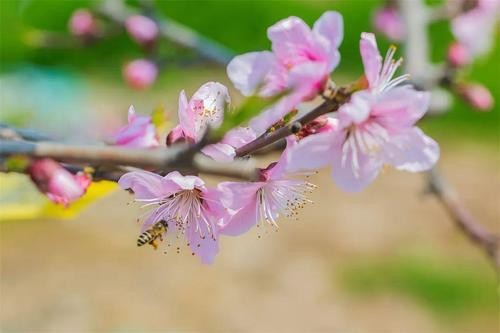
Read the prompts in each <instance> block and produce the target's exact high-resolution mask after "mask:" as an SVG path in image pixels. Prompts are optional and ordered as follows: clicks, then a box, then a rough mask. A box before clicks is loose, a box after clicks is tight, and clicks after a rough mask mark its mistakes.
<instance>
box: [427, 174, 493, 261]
mask: <svg viewBox="0 0 500 333" xmlns="http://www.w3.org/2000/svg"><path fill="white" fill-rule="evenodd" d="M427 176H428V178H427V179H428V182H429V190H430V191H431V193H433V194H434V195H435V196H436V197H437V198H438V199H439V201H440V202H441V203H442V204H443V206H444V207H445V209H446V211H447V212H448V214H449V215H450V217H451V218H452V219H453V221H454V222H455V224H456V225H457V227H458V228H460V230H462V232H463V233H464V234H465V235H466V236H467V237H468V238H469V239H470V240H471V242H473V243H475V244H476V245H477V246H478V247H479V248H481V249H482V250H483V251H484V252H485V253H486V254H487V255H488V256H489V257H490V258H491V259H492V260H493V262H494V263H495V264H496V265H497V267H500V255H499V246H500V239H499V238H498V236H496V235H494V234H492V233H491V232H490V231H489V230H487V229H486V228H485V227H483V226H482V225H481V224H480V223H478V222H477V221H476V220H475V219H474V217H473V216H472V215H471V214H470V213H469V212H468V211H467V210H466V209H465V208H464V207H463V205H462V204H461V203H460V201H459V200H458V198H457V196H456V194H455V192H454V191H453V189H452V188H451V187H450V186H449V185H448V183H446V181H445V180H444V178H443V177H442V175H441V174H440V173H439V171H438V170H437V169H436V168H434V169H432V170H430V171H429V172H428V173H427Z"/></svg>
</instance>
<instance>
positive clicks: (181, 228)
mask: <svg viewBox="0 0 500 333" xmlns="http://www.w3.org/2000/svg"><path fill="white" fill-rule="evenodd" d="M118 184H119V185H120V186H121V187H122V188H123V189H131V190H132V191H133V192H134V195H135V201H137V202H142V203H144V207H147V206H153V207H154V208H153V209H152V211H151V212H150V213H149V216H148V217H147V218H146V219H145V220H144V222H143V224H142V231H143V232H144V231H146V230H148V229H149V228H151V227H152V226H153V225H154V224H155V223H156V222H158V221H161V220H165V221H166V222H167V224H168V228H167V232H166V235H165V236H166V237H167V238H168V237H170V239H171V240H172V241H174V242H175V240H176V239H180V238H185V239H186V241H187V244H188V246H189V247H190V248H191V250H192V251H193V254H196V255H197V256H198V257H200V259H201V261H202V262H203V263H205V264H211V263H212V262H213V261H214V258H215V255H216V254H217V252H218V251H219V246H218V238H219V234H218V229H217V224H218V223H219V222H220V217H219V216H220V215H219V214H220V212H221V210H222V209H221V208H220V206H218V204H217V202H218V201H219V193H218V192H217V191H215V190H211V189H207V188H206V187H205V183H204V182H203V180H201V179H200V178H198V177H195V176H182V175H181V174H180V173H179V172H177V171H174V172H171V173H169V174H168V175H166V176H165V177H162V176H160V175H157V174H155V173H151V172H147V171H134V172H129V173H127V174H125V175H123V176H122V177H121V178H120V180H119V181H118Z"/></svg>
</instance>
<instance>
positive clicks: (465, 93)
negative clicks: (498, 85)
mask: <svg viewBox="0 0 500 333" xmlns="http://www.w3.org/2000/svg"><path fill="white" fill-rule="evenodd" d="M458 93H459V94H460V96H461V97H462V98H463V99H464V100H465V101H466V102H467V103H469V104H470V105H471V106H472V107H474V108H476V109H477V110H480V111H489V110H491V108H492V107H493V103H494V101H493V96H491V93H490V91H489V90H488V89H487V88H486V87H485V86H483V85H481V84H478V83H467V84H461V85H459V86H458Z"/></svg>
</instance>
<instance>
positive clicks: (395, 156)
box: [383, 127, 439, 172]
mask: <svg viewBox="0 0 500 333" xmlns="http://www.w3.org/2000/svg"><path fill="white" fill-rule="evenodd" d="M383 149H384V151H383V155H384V161H385V162H386V163H388V164H391V165H393V166H394V167H395V168H397V169H399V170H406V171H411V172H420V171H425V170H429V169H430V168H432V167H433V166H434V165H435V164H436V162H437V160H438V159H439V145H438V144H437V143H436V141H434V140H432V139H431V138H429V137H428V136H426V135H425V134H424V133H423V132H422V131H421V130H420V129H419V128H417V127H413V128H411V129H409V130H407V131H404V132H402V133H400V134H399V135H398V136H393V137H392V138H391V140H390V141H388V142H387V143H386V144H385V145H384V148H383Z"/></svg>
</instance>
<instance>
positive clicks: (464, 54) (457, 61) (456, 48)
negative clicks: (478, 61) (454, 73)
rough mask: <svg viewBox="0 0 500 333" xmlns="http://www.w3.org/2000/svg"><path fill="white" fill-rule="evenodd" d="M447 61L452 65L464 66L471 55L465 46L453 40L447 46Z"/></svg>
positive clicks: (468, 61)
mask: <svg viewBox="0 0 500 333" xmlns="http://www.w3.org/2000/svg"><path fill="white" fill-rule="evenodd" d="M448 61H449V62H450V64H451V65H452V66H454V67H461V66H465V65H467V64H469V63H470V61H471V55H470V53H469V51H468V50H467V48H466V47H464V46H463V45H462V44H460V43H458V42H455V43H453V44H451V45H450V47H449V48H448Z"/></svg>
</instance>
